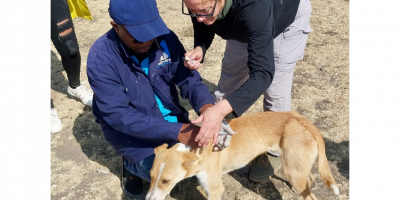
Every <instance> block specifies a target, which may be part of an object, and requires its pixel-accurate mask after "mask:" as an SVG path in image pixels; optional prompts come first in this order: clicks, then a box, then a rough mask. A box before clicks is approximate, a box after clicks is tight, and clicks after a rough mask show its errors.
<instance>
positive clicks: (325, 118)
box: [51, 0, 349, 200]
mask: <svg viewBox="0 0 400 200" xmlns="http://www.w3.org/2000/svg"><path fill="white" fill-rule="evenodd" d="M86 1H87V4H88V6H89V9H90V11H91V13H92V15H93V19H94V20H93V21H88V20H84V19H81V18H75V19H74V20H73V21H74V25H75V29H76V33H77V37H78V41H79V45H80V50H81V55H82V69H81V80H82V82H83V84H85V85H86V86H87V87H89V84H88V83H87V76H86V58H87V54H88V51H89V49H90V47H91V45H92V44H93V42H94V41H95V40H96V39H97V38H99V37H100V36H101V35H103V34H104V33H105V32H106V31H108V30H109V29H110V27H111V26H110V24H109V22H110V21H111V19H110V17H109V15H108V2H109V1H104V0H86ZM157 2H158V8H159V11H160V14H161V16H162V18H163V19H164V21H165V23H166V24H167V26H168V27H169V28H170V29H171V30H173V31H174V32H175V33H176V34H177V35H178V37H179V39H180V40H181V42H182V43H183V45H184V47H185V48H186V50H190V49H191V48H192V46H193V30H192V29H191V22H190V18H189V17H187V16H183V15H182V14H181V13H180V12H181V11H180V9H181V1H179V0H169V1H167V0H157ZM312 6H313V12H312V16H311V27H312V28H313V29H314V31H313V32H312V33H311V34H310V35H309V39H308V43H307V47H306V52H305V57H304V60H302V61H300V62H298V63H297V66H296V71H295V76H294V84H293V92H292V95H293V101H292V109H293V110H296V111H298V112H299V113H301V114H303V115H304V116H306V117H307V118H308V119H310V120H311V121H312V122H313V123H314V124H315V125H316V126H317V127H318V128H319V129H320V130H321V133H322V135H323V137H324V138H325V143H326V153H327V157H328V161H329V164H330V167H331V169H332V171H333V174H334V176H335V179H336V180H337V182H338V186H339V189H340V190H341V194H340V195H339V196H337V197H335V196H334V195H333V194H332V193H331V192H330V191H329V190H328V189H327V188H326V186H325V185H324V184H323V183H322V181H321V179H320V177H319V174H318V173H317V169H316V168H314V169H313V174H314V175H315V176H316V182H315V183H314V185H313V188H312V191H313V193H314V194H315V195H316V196H317V197H318V198H319V199H348V198H349V9H348V8H349V2H348V1H345V0H328V1H312ZM224 47H225V41H224V40H223V39H221V38H219V37H216V39H215V40H214V42H213V44H212V46H211V48H210V49H209V51H208V52H207V56H206V59H205V63H204V67H203V68H201V69H200V70H199V72H200V74H201V75H202V76H203V78H204V82H205V83H206V84H207V85H208V87H209V89H210V91H211V92H214V91H215V89H216V85H217V83H218V79H219V76H220V70H221V69H220V65H221V60H222V56H223V52H224ZM51 66H52V68H51V75H52V80H51V84H52V86H51V97H52V98H53V100H54V104H55V107H56V108H57V110H58V114H59V116H60V118H61V121H62V123H63V125H64V129H63V130H62V131H61V132H59V133H56V134H53V135H52V138H51V163H52V169H51V197H52V199H129V198H127V197H125V195H123V193H122V190H121V188H120V172H121V159H120V157H119V156H118V155H117V154H116V153H115V151H114V149H113V148H112V147H111V146H110V145H109V144H108V143H107V141H105V139H104V138H103V135H102V133H101V130H100V127H99V125H98V124H96V123H95V121H94V120H95V119H94V116H93V114H92V112H91V108H90V107H87V106H84V105H82V104H81V103H80V102H78V101H76V100H75V99H70V98H68V97H67V95H66V94H67V91H66V87H67V84H68V82H67V79H66V74H65V71H64V70H63V68H62V65H61V61H60V56H59V55H58V53H57V51H56V50H55V48H54V46H51ZM183 103H184V106H185V108H187V109H188V110H189V111H190V118H191V119H193V118H195V117H196V114H195V113H194V112H193V110H192V109H191V108H190V106H188V103H187V101H183ZM260 111H262V97H260V98H259V99H258V101H257V102H256V103H255V104H254V105H253V106H252V107H251V108H250V109H249V110H248V111H247V112H246V113H245V114H249V113H255V112H260ZM223 181H224V184H225V189H226V190H225V192H224V194H223V197H222V199H237V200H256V199H301V197H300V196H298V195H295V194H294V193H293V192H292V191H291V190H290V186H289V183H288V182H287V181H285V176H284V175H283V173H278V174H277V175H276V176H274V177H272V178H271V180H270V181H267V182H265V183H253V182H250V181H249V180H248V178H247V174H245V173H243V172H241V171H240V170H239V171H234V172H231V173H229V174H228V175H225V176H224V177H223ZM167 199H201V200H204V199H206V195H205V192H204V190H203V189H202V188H201V187H200V186H199V184H198V183H197V181H196V180H195V179H194V178H191V179H187V180H184V181H183V182H182V183H180V184H178V186H177V187H175V189H174V190H173V191H172V193H171V196H170V197H168V198H167Z"/></svg>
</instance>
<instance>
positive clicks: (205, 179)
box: [197, 168, 224, 200]
mask: <svg viewBox="0 0 400 200" xmlns="http://www.w3.org/2000/svg"><path fill="white" fill-rule="evenodd" d="M197 179H198V180H199V183H200V185H201V186H202V187H203V188H204V190H206V191H207V194H208V200H219V199H221V195H222V192H224V185H223V183H222V172H221V169H217V168H215V169H211V170H208V171H202V172H200V173H199V174H197Z"/></svg>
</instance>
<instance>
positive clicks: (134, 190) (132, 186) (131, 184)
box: [121, 157, 144, 199]
mask: <svg viewBox="0 0 400 200" xmlns="http://www.w3.org/2000/svg"><path fill="white" fill-rule="evenodd" d="M121 187H122V190H123V191H124V193H125V195H126V196H128V197H130V198H132V199H142V198H144V192H143V183H142V179H141V178H140V177H138V176H135V175H133V174H132V173H130V172H129V171H128V170H127V169H126V168H125V166H124V157H122V178H121Z"/></svg>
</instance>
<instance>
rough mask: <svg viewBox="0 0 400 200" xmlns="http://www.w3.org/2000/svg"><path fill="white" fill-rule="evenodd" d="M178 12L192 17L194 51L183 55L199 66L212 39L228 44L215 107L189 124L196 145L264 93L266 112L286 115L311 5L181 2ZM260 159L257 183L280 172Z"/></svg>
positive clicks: (251, 0)
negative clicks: (196, 131) (193, 126)
mask: <svg viewBox="0 0 400 200" xmlns="http://www.w3.org/2000/svg"><path fill="white" fill-rule="evenodd" d="M183 3H184V4H185V6H186V8H185V6H184V5H182V13H183V14H186V15H190V16H191V17H192V23H193V29H194V49H193V50H192V51H189V52H187V53H186V54H185V56H186V57H189V58H190V59H192V60H194V61H195V62H185V66H186V67H188V68H189V69H198V68H200V67H201V66H202V64H201V62H202V61H203V59H204V56H205V53H206V50H207V49H208V48H209V47H210V45H211V43H212V41H213V38H214V35H215V34H217V35H219V36H220V37H222V38H224V39H226V40H227V42H226V48H225V54H224V58H223V60H222V67H221V68H222V69H221V77H220V80H219V83H218V89H217V91H216V92H215V102H217V104H216V105H215V106H213V107H210V108H209V109H207V110H206V111H205V112H203V113H202V114H201V116H200V117H199V118H197V119H196V120H194V121H192V122H193V123H199V122H201V121H202V122H203V123H202V127H201V130H200V132H199V134H198V135H197V136H196V138H195V140H196V141H197V142H198V143H199V145H200V146H201V145H205V144H207V143H208V142H209V141H210V140H211V139H212V138H214V140H215V138H216V136H217V135H218V134H217V133H218V131H219V125H220V124H219V123H217V122H219V121H221V119H222V118H223V117H225V116H226V115H227V114H229V113H232V114H233V115H234V116H236V117H237V116H240V115H242V114H243V113H244V112H245V111H246V110H247V109H248V108H249V107H250V106H251V105H252V104H253V103H254V102H255V101H256V100H257V99H258V97H259V96H260V95H261V94H262V93H264V106H263V107H264V111H290V110H291V90H292V81H293V73H294V68H295V66H296V62H297V61H298V60H301V59H302V58H303V55H304V48H305V45H306V42H307V38H308V33H309V32H311V31H312V29H311V27H310V24H309V21H310V15H311V3H310V0H183ZM268 158H269V160H270V163H271V165H272V167H271V165H270V164H269V163H268V160H267V157H266V156H260V157H259V159H258V161H257V163H256V165H255V166H254V167H253V168H252V171H251V172H250V176H249V177H250V179H251V180H253V181H255V182H262V181H266V180H267V179H268V177H269V176H270V175H272V174H273V173H274V169H275V170H276V169H277V168H279V167H280V165H281V163H280V158H278V159H276V158H275V159H274V157H272V156H268Z"/></svg>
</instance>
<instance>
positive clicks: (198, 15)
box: [182, 0, 218, 17]
mask: <svg viewBox="0 0 400 200" xmlns="http://www.w3.org/2000/svg"><path fill="white" fill-rule="evenodd" d="M217 2H218V0H216V1H215V4H214V8H213V11H212V13H211V14H206V15H200V14H192V13H185V11H184V10H185V9H184V5H183V4H184V3H183V0H182V14H184V15H189V16H191V17H211V16H213V15H214V11H215V7H216V6H217Z"/></svg>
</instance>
